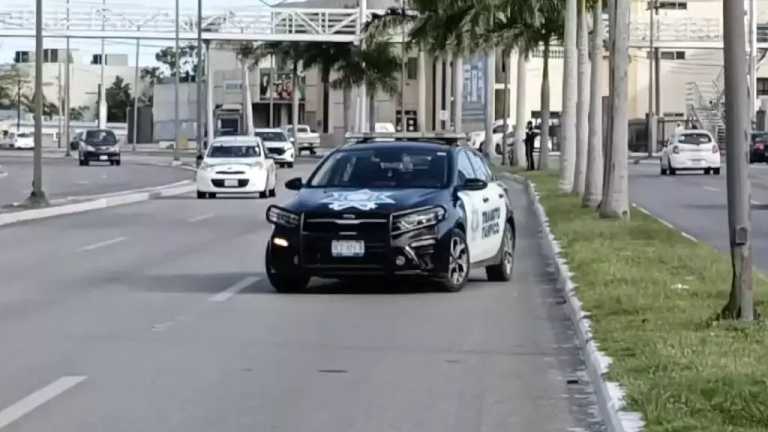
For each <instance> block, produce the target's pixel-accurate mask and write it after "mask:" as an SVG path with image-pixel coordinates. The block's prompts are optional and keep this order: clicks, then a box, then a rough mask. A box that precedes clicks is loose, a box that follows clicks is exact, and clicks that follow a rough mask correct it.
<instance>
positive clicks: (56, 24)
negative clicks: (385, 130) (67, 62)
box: [0, 0, 361, 42]
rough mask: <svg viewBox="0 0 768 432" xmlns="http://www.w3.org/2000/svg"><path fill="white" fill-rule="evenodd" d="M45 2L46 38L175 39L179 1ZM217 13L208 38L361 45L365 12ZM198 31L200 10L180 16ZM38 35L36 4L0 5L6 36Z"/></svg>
mask: <svg viewBox="0 0 768 432" xmlns="http://www.w3.org/2000/svg"><path fill="white" fill-rule="evenodd" d="M43 3H44V4H43V36H44V37H46V38H66V37H70V38H84V39H89V38H90V39H101V38H106V39H160V40H163V39H164V40H171V39H174V38H175V27H176V21H175V12H174V8H173V2H163V3H165V4H166V5H167V6H166V5H164V7H154V8H152V7H150V8H146V7H137V5H136V4H133V3H129V2H127V1H126V0H107V1H106V4H105V5H102V4H101V3H102V2H101V1H89V2H85V3H84V2H81V1H79V0H73V1H72V2H66V3H65V2H64V1H63V0H57V1H56V2H49V1H48V0H46V1H44V2H43ZM51 3H52V4H51ZM210 3H211V4H213V3H214V2H213V1H211V2H210ZM215 3H218V1H216V2H215ZM216 9H217V10H218V11H220V12H219V13H204V15H203V20H202V37H203V39H204V40H217V41H276V40H279V41H306V42H312V41H327V42H355V41H356V40H358V35H359V34H360V30H361V26H360V9H342V8H336V9H325V8H323V9H302V8H291V7H271V6H268V5H266V4H263V5H262V4H259V5H258V6H257V7H243V8H240V9H238V10H235V9H227V8H224V7H221V6H220V5H217V6H216ZM197 27H198V24H197V11H196V10H194V11H191V10H189V8H187V9H186V10H184V11H183V12H182V13H180V19H179V31H180V34H179V38H180V39H182V40H194V39H197V30H198V28H197ZM34 36H35V5H34V1H33V0H2V1H0V38H2V37H27V38H32V37H34Z"/></svg>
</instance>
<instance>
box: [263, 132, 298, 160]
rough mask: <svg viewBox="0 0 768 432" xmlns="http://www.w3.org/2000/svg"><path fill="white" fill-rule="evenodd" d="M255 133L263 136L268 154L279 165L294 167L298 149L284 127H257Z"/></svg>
mask: <svg viewBox="0 0 768 432" xmlns="http://www.w3.org/2000/svg"><path fill="white" fill-rule="evenodd" d="M254 135H255V136H257V137H258V138H261V142H262V143H264V147H265V148H266V149H267V156H268V157H269V158H271V159H272V160H274V161H275V163H276V164H277V166H279V167H288V168H293V163H294V161H295V160H296V149H295V148H294V147H293V143H292V142H291V140H290V139H289V138H288V136H287V135H286V134H285V132H283V130H282V129H256V130H255V131H254Z"/></svg>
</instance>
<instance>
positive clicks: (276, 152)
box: [267, 147, 285, 156]
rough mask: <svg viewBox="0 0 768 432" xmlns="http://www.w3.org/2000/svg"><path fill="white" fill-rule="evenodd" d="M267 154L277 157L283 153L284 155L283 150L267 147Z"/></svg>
mask: <svg viewBox="0 0 768 432" xmlns="http://www.w3.org/2000/svg"><path fill="white" fill-rule="evenodd" d="M267 153H269V154H273V155H277V156H282V155H283V153H285V149H284V148H280V147H268V148H267Z"/></svg>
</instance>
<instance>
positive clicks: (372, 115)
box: [368, 88, 376, 132]
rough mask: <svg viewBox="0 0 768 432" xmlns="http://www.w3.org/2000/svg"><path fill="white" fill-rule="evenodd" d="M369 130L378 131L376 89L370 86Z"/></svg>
mask: <svg viewBox="0 0 768 432" xmlns="http://www.w3.org/2000/svg"><path fill="white" fill-rule="evenodd" d="M368 131H370V132H375V131H376V90H375V89H373V88H368Z"/></svg>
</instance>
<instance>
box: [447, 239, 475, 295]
mask: <svg viewBox="0 0 768 432" xmlns="http://www.w3.org/2000/svg"><path fill="white" fill-rule="evenodd" d="M448 248H449V249H448V254H447V255H448V257H447V259H448V265H447V268H446V270H447V271H446V274H445V276H444V277H443V278H442V280H441V281H440V285H441V287H442V289H443V290H444V291H448V292H457V291H461V289H462V288H464V285H465V284H466V283H467V279H468V278H469V262H470V261H469V248H468V247H467V238H466V236H465V235H464V233H463V232H461V231H460V230H458V229H454V230H453V232H451V234H450V240H449V242H448Z"/></svg>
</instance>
